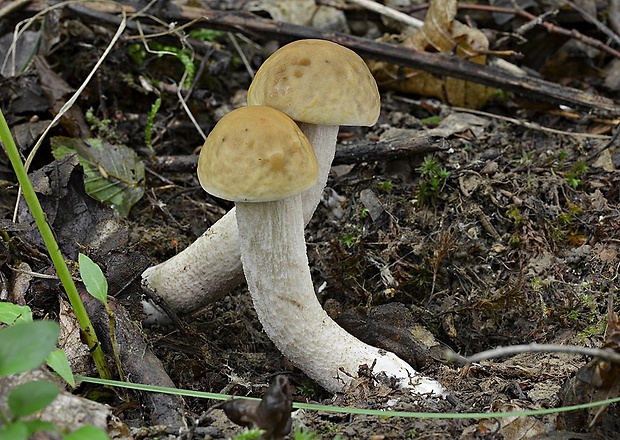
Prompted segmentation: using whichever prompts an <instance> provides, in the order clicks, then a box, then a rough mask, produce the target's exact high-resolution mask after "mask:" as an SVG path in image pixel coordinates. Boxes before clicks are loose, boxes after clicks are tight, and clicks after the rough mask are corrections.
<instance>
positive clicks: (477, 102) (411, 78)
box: [370, 0, 493, 108]
mask: <svg viewBox="0 0 620 440" xmlns="http://www.w3.org/2000/svg"><path fill="white" fill-rule="evenodd" d="M456 11H457V0H448V1H438V0H433V1H431V4H430V7H429V9H428V12H427V13H426V17H425V19H424V26H422V27H421V28H420V29H419V30H418V31H416V32H414V33H412V34H411V35H410V36H408V37H406V38H405V39H404V40H403V41H402V42H401V44H402V45H403V46H405V47H409V48H412V49H416V50H419V51H424V52H440V53H443V52H445V53H455V54H456V55H458V56H461V57H466V58H468V59H469V60H470V61H472V62H474V63H478V64H485V63H486V55H484V54H483V53H480V52H485V51H486V50H487V49H488V47H489V42H488V40H487V38H486V36H485V35H484V34H483V33H482V32H481V31H480V30H478V29H473V28H470V27H468V26H466V25H464V24H463V23H461V22H459V21H456V20H455V19H454V17H455V15H456ZM370 68H371V70H372V72H373V74H374V75H375V77H376V78H377V81H378V82H379V84H380V85H381V86H382V87H384V88H390V89H393V90H398V91H401V92H405V93H415V94H417V95H424V96H433V97H436V98H440V99H442V100H445V101H447V102H448V103H450V104H452V105H456V106H459V107H469V108H481V107H483V106H484V104H485V103H486V102H487V101H488V99H489V97H490V96H491V95H492V94H493V89H491V88H489V87H486V86H484V85H480V84H475V83H472V82H469V81H464V80H461V79H456V78H450V77H448V78H439V77H436V76H435V75H432V74H430V73H427V72H422V71H419V70H416V69H411V68H408V67H405V68H401V67H399V66H395V65H392V64H388V63H385V62H372V63H370Z"/></svg>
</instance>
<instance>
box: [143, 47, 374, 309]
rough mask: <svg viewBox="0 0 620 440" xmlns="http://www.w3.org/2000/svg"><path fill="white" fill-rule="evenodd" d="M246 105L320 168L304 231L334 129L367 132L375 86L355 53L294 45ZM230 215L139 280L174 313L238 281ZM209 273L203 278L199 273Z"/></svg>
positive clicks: (277, 55) (263, 73)
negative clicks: (275, 124) (267, 112)
mask: <svg viewBox="0 0 620 440" xmlns="http://www.w3.org/2000/svg"><path fill="white" fill-rule="evenodd" d="M248 103H249V104H251V105H267V106H269V107H273V108H276V109H278V110H280V111H282V112H284V113H286V114H287V115H288V116H289V117H291V118H292V119H294V120H295V121H297V122H298V124H299V126H300V128H301V130H302V131H303V132H304V134H305V135H306V136H307V138H308V139H309V141H310V143H311V144H312V146H313V148H314V150H315V153H316V156H317V159H318V162H319V177H318V179H317V182H316V184H315V185H313V186H312V188H310V189H309V190H307V191H305V192H304V193H303V194H302V205H303V217H304V224H307V223H308V222H309V221H310V218H311V217H312V214H313V213H314V210H315V209H316V207H317V205H318V204H319V201H320V199H321V194H322V192H323V189H324V188H325V185H326V183H327V177H328V174H329V170H330V167H331V163H332V160H333V158H334V153H335V147H336V136H337V134H338V127H339V126H340V125H368V126H370V125H373V124H374V123H375V122H376V121H377V118H378V117H379V110H380V99H379V92H378V90H377V85H376V82H375V80H374V78H373V77H372V74H371V73H370V71H369V70H368V67H367V66H366V64H365V63H364V61H363V60H362V59H361V58H360V57H359V56H358V55H357V54H356V53H355V52H353V51H351V50H349V49H347V48H345V47H343V46H340V45H339V44H336V43H332V42H329V41H324V40H299V41H296V42H293V43H290V44H287V45H286V46H283V47H282V48H280V49H279V50H277V51H276V52H274V53H273V54H272V55H271V56H270V57H269V58H268V59H267V60H266V61H265V62H264V63H263V65H262V66H261V68H260V69H259V70H258V72H257V73H256V76H255V78H254V81H253V82H252V84H251V86H250V90H249V92H248ZM235 215H236V214H235V210H234V209H233V210H231V211H229V212H228V213H227V214H226V215H225V216H224V217H222V218H221V219H220V220H219V221H218V222H216V223H215V224H214V225H213V226H211V227H210V228H209V229H208V230H207V231H206V232H205V233H204V234H203V235H202V236H201V237H199V238H198V239H197V240H196V241H195V242H194V243H193V244H191V245H190V246H189V247H188V248H186V249H185V250H184V251H182V252H181V253H179V254H177V255H176V256H174V257H172V258H171V259H169V260H167V261H165V262H163V263H161V264H158V265H156V266H153V267H150V268H148V269H147V270H145V271H144V273H143V274H142V282H143V284H144V286H146V287H148V288H150V289H152V290H153V291H155V292H156V293H157V294H158V295H159V296H160V297H162V298H163V299H165V300H166V302H167V303H168V305H169V306H170V307H171V308H172V309H173V310H175V311H176V312H178V313H190V312H192V311H195V310H197V309H200V308H202V307H204V306H205V305H208V304H210V303H213V302H215V301H216V300H217V299H219V298H221V297H222V296H224V295H225V294H226V293H227V292H229V291H230V290H231V289H232V288H234V287H236V286H237V285H239V284H240V283H241V282H242V281H243V271H242V268H241V261H240V259H239V243H238V240H239V237H238V231H237V229H236V219H235ZM205 266H206V267H208V268H209V270H208V271H207V272H205V271H204V267H205Z"/></svg>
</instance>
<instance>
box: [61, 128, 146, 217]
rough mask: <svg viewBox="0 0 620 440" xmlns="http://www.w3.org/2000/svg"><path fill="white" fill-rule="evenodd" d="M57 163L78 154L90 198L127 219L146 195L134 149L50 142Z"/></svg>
mask: <svg viewBox="0 0 620 440" xmlns="http://www.w3.org/2000/svg"><path fill="white" fill-rule="evenodd" d="M50 142H51V145H52V154H53V155H54V157H55V158H56V159H60V158H63V157H65V156H66V155H67V154H73V153H76V154H77V156H78V160H79V161H80V165H82V167H83V168H84V172H85V173H86V179H85V180H84V185H85V187H86V192H87V193H88V195H90V196H91V197H93V198H95V199H97V200H99V201H102V202H105V203H107V204H109V205H111V206H112V207H113V208H114V209H115V210H116V211H117V212H118V213H119V214H120V215H122V216H123V217H126V216H127V215H128V214H129V210H130V209H131V207H132V206H133V205H134V204H135V203H136V202H138V201H139V200H140V199H141V198H142V196H143V195H144V187H143V182H144V164H143V163H142V162H141V161H140V158H139V157H138V155H137V154H136V153H135V151H133V150H132V149H131V148H128V147H127V146H125V145H122V144H112V143H110V142H108V141H104V140H101V139H94V138H91V139H72V138H65V137H54V138H51V139H50Z"/></svg>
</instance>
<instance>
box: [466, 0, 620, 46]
mask: <svg viewBox="0 0 620 440" xmlns="http://www.w3.org/2000/svg"><path fill="white" fill-rule="evenodd" d="M563 1H565V2H566V3H567V4H569V2H568V1H566V0H563ZM570 6H571V7H573V6H572V4H570ZM459 10H472V11H488V12H500V13H502V14H514V15H518V16H520V17H523V18H525V19H527V20H530V23H528V24H531V26H528V27H524V28H523V29H522V31H523V32H525V31H526V30H529V29H530V28H531V27H533V26H534V25H540V26H543V27H544V28H545V29H546V30H547V32H549V33H554V34H559V35H565V36H567V37H571V38H575V39H577V40H579V41H581V42H583V43H584V44H587V45H588V46H592V47H595V48H597V49H600V50H602V51H604V52H607V53H608V54H609V55H611V56H613V57H616V58H620V52H618V51H617V50H615V49H613V48H611V47H609V46H607V45H606V44H605V43H603V42H602V41H599V40H597V39H595V38H592V37H588V36H587V35H584V34H582V33H581V32H579V31H578V30H576V29H565V28H563V27H560V26H557V25H555V24H553V23H550V22H548V21H546V19H547V17H548V16H549V15H550V14H551V11H548V12H545V13H544V14H542V15H539V16H535V15H533V14H530V13H529V12H527V11H526V10H525V9H522V8H518V9H512V8H502V7H498V6H489V5H473V4H472V5H470V4H459ZM575 10H576V11H578V9H575ZM592 19H593V20H595V19H594V18H592ZM595 25H596V26H598V25H597V24H596V23H595ZM601 25H602V23H601ZM602 26H604V25H602ZM607 29H608V31H609V32H610V33H611V34H612V35H614V37H613V40H614V41H616V42H617V44H618V36H617V35H615V34H613V31H612V30H611V29H609V28H607ZM601 32H603V33H605V35H607V36H608V37H610V38H612V37H611V36H610V35H609V33H608V32H607V31H605V30H603V29H602V28H601Z"/></svg>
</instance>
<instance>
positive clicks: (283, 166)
mask: <svg viewBox="0 0 620 440" xmlns="http://www.w3.org/2000/svg"><path fill="white" fill-rule="evenodd" d="M317 173H318V164H317V161H316V157H315V155H314V152H313V150H312V147H311V146H310V143H309V142H308V140H307V138H306V137H305V136H304V135H303V133H302V132H301V131H300V130H299V128H298V127H297V125H296V124H295V123H294V122H293V120H292V119H290V118H289V117H288V116H286V115H285V114H284V113H282V112H280V111H278V110H275V109H273V108H270V107H264V106H249V107H243V108H240V109H237V110H234V111H232V112H231V113H229V114H228V115H226V116H224V117H223V118H222V119H221V120H220V121H219V122H218V123H217V125H216V126H215V128H214V129H213V131H212V132H211V133H210V134H209V136H208V138H207V140H206V141H205V144H204V146H203V148H202V150H201V152H200V157H199V159H198V178H199V180H200V183H201V185H202V187H203V188H204V189H205V190H206V191H207V192H208V193H210V194H213V195H215V196H218V197H221V198H224V199H227V200H232V201H235V203H236V209H237V214H236V217H237V227H238V230H239V243H240V250H241V261H242V262H243V271H244V273H245V277H246V280H247V283H248V289H249V291H250V295H251V297H252V301H253V304H254V308H255V310H256V314H257V316H258V319H259V320H260V322H261V324H262V325H263V329H264V330H265V332H266V333H267V335H268V336H269V338H270V339H271V340H272V341H273V343H274V344H275V346H276V347H277V348H278V349H279V350H280V352H281V353H282V354H283V355H284V356H285V357H286V358H287V359H289V360H290V361H292V362H293V363H294V364H295V365H296V366H297V367H299V368H300V369H301V370H302V371H304V372H305V373H306V374H307V375H308V376H309V377H311V378H312V379H314V380H315V381H317V382H318V383H319V384H320V385H321V386H323V387H324V388H325V389H327V390H328V391H330V392H337V391H341V390H342V389H343V387H345V386H346V385H347V384H348V383H349V382H350V381H351V379H352V377H355V376H356V375H357V372H358V370H359V368H360V367H361V366H363V365H367V366H374V370H373V371H374V372H384V373H385V374H387V375H388V376H390V377H394V378H395V379H396V380H397V381H398V382H399V383H400V384H401V385H403V386H409V387H411V388H413V389H414V390H415V391H416V392H419V393H425V394H426V393H434V394H439V395H441V394H443V388H442V387H441V385H439V383H437V382H436V381H434V380H431V379H427V378H425V377H422V376H421V375H420V374H419V373H417V372H416V371H415V370H413V368H411V367H410V366H409V365H408V364H407V363H406V362H404V361H403V360H401V359H400V358H398V357H397V356H396V355H394V354H392V353H388V352H385V351H383V350H380V349H377V348H375V347H371V346H369V345H367V344H365V343H363V342H361V341H360V340H358V339H357V338H355V337H353V336H352V335H350V334H349V333H347V332H346V331H345V330H344V329H343V328H341V327H340V326H338V324H336V323H335V322H334V321H333V320H332V319H331V318H330V317H329V316H328V315H327V313H326V312H325V311H324V310H323V308H322V307H321V305H320V303H319V302H318V299H317V297H316V295H315V293H314V286H313V284H312V279H311V276H310V268H309V267H308V258H307V256H306V245H305V241H304V218H303V208H302V200H301V195H300V194H301V193H302V192H303V191H305V190H307V189H308V188H309V187H311V186H312V185H314V183H315V181H316V178H317Z"/></svg>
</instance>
